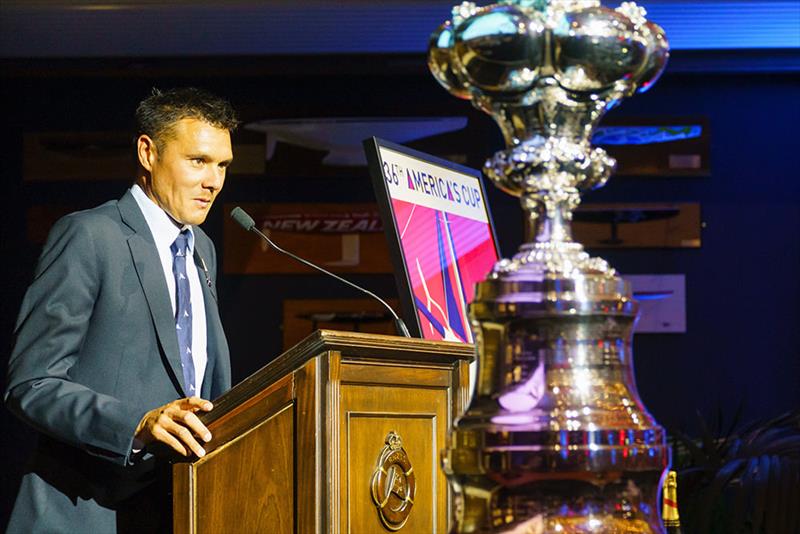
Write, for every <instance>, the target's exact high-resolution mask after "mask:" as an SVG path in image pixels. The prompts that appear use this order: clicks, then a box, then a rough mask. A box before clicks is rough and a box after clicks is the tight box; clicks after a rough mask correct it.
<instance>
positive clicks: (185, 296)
mask: <svg viewBox="0 0 800 534" xmlns="http://www.w3.org/2000/svg"><path fill="white" fill-rule="evenodd" d="M170 250H171V251H172V274H173V275H174V276H175V304H176V305H175V332H176V333H177V334H178V351H179V352H180V353H181V367H182V368H183V381H184V383H185V384H186V392H187V393H188V395H189V396H190V397H191V396H193V395H194V394H195V387H194V360H193V359H192V300H191V295H190V293H189V279H188V278H187V275H186V255H187V254H188V252H189V230H184V231H182V232H181V233H180V234H178V237H176V238H175V242H174V243H172V246H171V247H170Z"/></svg>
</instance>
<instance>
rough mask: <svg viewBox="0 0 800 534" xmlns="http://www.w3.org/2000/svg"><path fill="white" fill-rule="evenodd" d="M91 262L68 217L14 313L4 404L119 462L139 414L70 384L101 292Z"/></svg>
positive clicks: (80, 227) (87, 243) (75, 220)
mask: <svg viewBox="0 0 800 534" xmlns="http://www.w3.org/2000/svg"><path fill="white" fill-rule="evenodd" d="M99 263H100V262H99V259H98V251H97V250H96V247H95V240H94V239H93V238H92V235H91V226H90V225H89V224H86V222H85V221H84V220H82V219H81V217H80V216H76V215H70V216H67V217H65V218H63V219H61V220H60V221H59V222H58V223H56V225H55V226H54V228H53V230H52V231H51V232H50V235H49V236H48V240H47V243H46V244H45V246H44V249H43V251H42V255H41V256H40V258H39V263H38V265H37V268H36V274H35V278H34V281H33V283H32V284H31V286H30V287H29V288H28V291H27V293H26V295H25V298H24V300H23V303H22V307H21V309H20V314H19V318H18V320H17V325H16V329H15V334H16V344H15V347H14V350H13V352H12V355H11V358H10V360H9V363H8V380H7V384H8V385H7V389H6V392H5V401H6V404H7V406H8V408H9V409H10V410H11V411H12V412H13V413H15V414H16V415H17V416H18V417H20V418H21V419H23V420H24V421H26V422H27V423H28V424H30V425H31V426H33V427H34V428H36V429H37V430H39V431H40V432H43V433H45V434H47V435H49V436H51V437H54V438H56V439H58V440H60V441H62V442H65V443H68V444H70V445H73V446H76V447H80V448H82V449H84V450H86V451H87V452H89V453H91V454H94V455H97V456H101V457H105V458H107V459H109V460H111V461H113V462H115V463H119V464H125V463H127V462H128V461H129V460H130V454H131V447H132V442H133V437H134V433H135V431H136V426H137V424H138V423H139V421H140V420H141V418H142V417H143V415H144V413H143V412H142V413H139V411H138V410H136V409H134V408H133V407H132V406H130V405H128V404H126V403H124V402H122V401H121V400H119V399H117V398H114V397H112V396H110V395H106V394H101V393H99V392H97V391H93V390H92V389H90V388H88V387H86V386H84V385H82V384H79V383H76V382H74V381H73V380H71V379H70V368H71V367H72V366H73V365H74V364H75V362H77V361H78V359H79V358H80V357H81V347H82V344H83V341H84V339H85V337H86V332H87V330H88V328H89V323H90V320H91V317H92V313H93V309H94V304H95V301H96V299H97V295H98V292H99V291H100V288H101V281H102V280H101V277H102V273H101V272H100V269H99V268H98V265H99ZM109 372H113V369H112V370H109Z"/></svg>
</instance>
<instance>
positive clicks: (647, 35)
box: [429, 0, 669, 533]
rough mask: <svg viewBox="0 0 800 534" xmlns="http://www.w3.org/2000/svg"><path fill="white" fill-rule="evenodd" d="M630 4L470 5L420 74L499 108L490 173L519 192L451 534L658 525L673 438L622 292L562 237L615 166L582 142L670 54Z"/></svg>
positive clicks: (509, 0)
mask: <svg viewBox="0 0 800 534" xmlns="http://www.w3.org/2000/svg"><path fill="white" fill-rule="evenodd" d="M645 14H646V13H645V11H644V9H642V8H641V7H638V6H636V5H635V4H634V3H632V2H625V3H623V4H622V5H621V6H620V7H619V8H617V9H610V8H606V7H603V6H601V5H600V2H599V1H595V0H506V1H502V2H499V3H497V4H493V5H490V6H486V7H477V6H476V5H475V4H473V3H470V2H465V3H463V4H461V5H459V6H456V7H455V8H454V9H453V17H452V20H451V21H448V22H446V23H445V24H443V25H442V26H441V27H440V28H439V29H438V30H437V31H436V32H435V33H434V35H433V36H432V38H431V44H430V49H429V66H430V69H431V71H432V72H433V74H434V76H435V77H436V79H437V80H438V81H439V82H440V83H441V84H442V85H443V86H444V87H445V88H446V89H447V90H448V91H450V92H451V93H452V94H454V95H456V96H458V97H460V98H464V99H470V100H472V103H473V104H474V105H475V106H476V107H478V108H479V109H481V110H483V111H485V112H486V113H488V114H489V115H491V116H492V117H493V118H494V119H495V121H497V124H498V125H499V126H500V129H501V130H502V132H503V135H504V137H505V141H506V145H507V148H506V149H505V150H502V151H500V152H498V153H496V154H495V155H494V156H493V157H492V158H491V159H490V160H489V161H487V163H486V165H485V168H484V172H485V174H486V175H487V176H488V177H489V178H490V179H491V180H493V181H494V182H495V183H496V185H497V186H498V187H500V188H501V189H503V190H504V191H506V192H508V193H510V194H512V195H515V196H518V197H520V200H521V203H522V207H523V210H524V211H525V213H526V215H527V220H528V223H527V228H526V243H525V244H523V245H522V247H521V248H520V251H519V252H518V253H517V254H516V255H515V256H514V257H513V258H512V259H510V260H508V259H504V260H501V261H500V262H498V263H497V264H496V265H495V267H494V269H493V271H492V272H491V273H490V274H489V276H488V277H487V279H486V280H485V281H483V282H481V283H480V284H479V285H478V288H477V290H476V298H475V301H474V302H473V304H472V306H471V308H470V314H471V318H472V328H473V331H474V333H475V339H476V340H477V352H478V359H479V372H478V380H477V384H476V388H475V395H474V397H473V400H472V403H471V404H470V406H469V408H468V410H467V411H466V413H465V414H464V415H463V416H462V417H461V418H460V419H459V420H458V421H457V422H456V424H455V427H454V428H453V430H452V432H451V433H450V436H449V438H448V444H447V448H446V449H445V451H444V452H443V468H444V470H445V473H446V475H447V477H448V480H449V481H450V483H451V486H452V488H453V490H454V493H455V495H456V531H457V532H505V533H523V532H524V533H537V532H546V533H584V532H587V533H588V532H626V533H635V532H662V531H663V527H662V525H661V521H660V519H659V515H658V509H659V506H658V503H657V496H658V488H659V487H660V484H659V481H660V478H661V477H662V474H663V472H664V470H665V468H666V467H667V465H668V463H669V449H668V448H667V446H666V443H665V433H664V430H663V428H662V427H660V426H658V424H657V423H656V422H655V420H654V419H653V417H652V416H651V415H650V414H649V413H648V412H647V410H646V409H645V407H644V405H643V404H642V402H641V400H640V399H639V395H638V393H637V391H636V385H635V382H634V377H633V362H632V352H631V338H632V330H633V325H634V322H635V320H636V314H637V304H636V302H635V301H634V300H633V299H632V296H631V291H630V287H629V286H628V284H627V283H625V282H624V281H623V280H622V279H621V278H620V277H619V276H618V275H617V274H616V273H615V271H614V270H613V269H612V268H611V267H610V266H609V265H608V264H607V263H606V262H605V261H604V260H602V259H601V258H594V257H591V256H589V254H587V253H586V252H585V251H584V249H583V247H582V246H581V245H580V244H579V243H576V242H574V241H572V237H571V229H570V222H571V219H572V211H573V210H574V209H575V208H576V207H577V205H578V204H579V202H580V193H581V191H585V190H588V189H592V188H596V187H600V186H602V185H603V184H604V183H605V182H606V180H607V179H608V177H609V175H610V174H611V172H612V171H613V169H614V166H615V162H614V160H613V158H611V157H609V156H608V154H606V152H605V151H604V150H602V149H600V148H592V146H591V143H590V139H591V136H592V132H593V130H594V128H595V127H596V126H597V124H598V123H599V121H600V120H601V118H602V117H603V115H604V114H605V112H606V111H607V110H608V109H609V108H611V107H613V106H615V105H616V104H618V103H619V102H620V101H621V100H622V99H623V98H625V97H628V96H631V95H633V94H634V93H635V92H637V91H639V92H641V91H644V90H646V89H648V88H649V87H650V86H652V84H653V83H655V81H656V80H657V79H658V77H659V75H660V74H661V72H662V71H663V69H664V66H665V65H666V62H667V58H668V55H669V46H668V44H667V41H666V38H665V37H664V33H663V31H662V30H661V28H659V27H658V26H657V25H655V24H653V23H651V22H648V21H647V20H646V19H645Z"/></svg>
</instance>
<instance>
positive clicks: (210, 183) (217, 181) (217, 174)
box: [203, 165, 226, 191]
mask: <svg viewBox="0 0 800 534" xmlns="http://www.w3.org/2000/svg"><path fill="white" fill-rule="evenodd" d="M225 170H226V169H225V168H224V167H220V166H217V165H210V166H209V170H208V172H207V173H206V175H205V179H204V180H203V187H205V188H206V189H211V190H213V191H219V190H220V189H222V184H224V183H225Z"/></svg>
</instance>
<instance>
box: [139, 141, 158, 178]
mask: <svg viewBox="0 0 800 534" xmlns="http://www.w3.org/2000/svg"><path fill="white" fill-rule="evenodd" d="M136 155H137V157H138V158H139V164H140V165H141V166H142V167H144V169H145V170H146V171H148V172H151V171H152V170H153V164H154V163H155V161H156V159H157V157H158V154H157V153H156V143H155V141H153V139H151V138H150V136H148V135H145V134H142V135H140V136H139V139H137V140H136Z"/></svg>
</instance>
